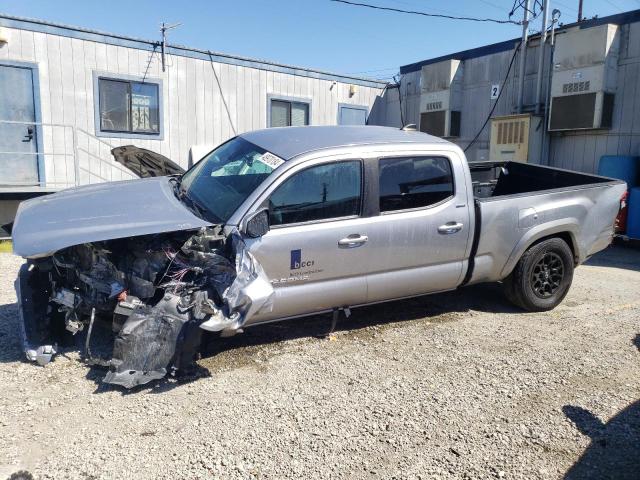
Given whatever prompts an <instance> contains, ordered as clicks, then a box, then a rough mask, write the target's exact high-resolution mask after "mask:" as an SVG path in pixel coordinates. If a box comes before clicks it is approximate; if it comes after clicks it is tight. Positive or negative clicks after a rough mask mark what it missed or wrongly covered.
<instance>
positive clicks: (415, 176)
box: [379, 157, 453, 212]
mask: <svg viewBox="0 0 640 480" xmlns="http://www.w3.org/2000/svg"><path fill="white" fill-rule="evenodd" d="M379 167H380V180H379V181H380V212H390V211H393V210H405V209H408V208H419V207H428V206H429V205H434V204H436V203H438V202H441V201H442V200H445V199H447V198H449V197H451V196H453V175H452V173H451V163H450V162H449V160H448V159H447V158H445V157H413V158H383V159H380V163H379Z"/></svg>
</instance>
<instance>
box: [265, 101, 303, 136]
mask: <svg viewBox="0 0 640 480" xmlns="http://www.w3.org/2000/svg"><path fill="white" fill-rule="evenodd" d="M274 100H275V101H277V102H288V103H301V104H305V105H306V106H307V125H305V126H309V125H312V122H311V118H312V117H311V113H312V112H311V98H305V97H287V96H283V95H277V94H272V93H269V94H267V128H272V127H271V104H272V102H273V101H274ZM288 126H291V125H288Z"/></svg>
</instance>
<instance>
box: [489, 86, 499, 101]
mask: <svg viewBox="0 0 640 480" xmlns="http://www.w3.org/2000/svg"><path fill="white" fill-rule="evenodd" d="M499 95H500V84H499V83H496V84H494V85H491V100H495V99H496V98H498V96H499Z"/></svg>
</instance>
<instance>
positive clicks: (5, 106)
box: [0, 65, 38, 185]
mask: <svg viewBox="0 0 640 480" xmlns="http://www.w3.org/2000/svg"><path fill="white" fill-rule="evenodd" d="M3 120H4V121H11V122H26V123H3ZM35 121H36V115H35V105H34V96H33V73H32V70H31V69H30V68H24V67H14V66H7V65H0V184H4V185H12V184H13V185H15V184H22V185H34V184H37V182H38V156H37V138H36V133H37V132H36V125H35ZM31 122H33V123H31Z"/></svg>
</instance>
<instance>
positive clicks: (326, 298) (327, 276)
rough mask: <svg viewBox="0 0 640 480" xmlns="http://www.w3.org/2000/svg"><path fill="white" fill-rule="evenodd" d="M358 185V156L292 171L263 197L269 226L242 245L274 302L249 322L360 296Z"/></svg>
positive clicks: (362, 247) (363, 265)
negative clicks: (269, 285) (268, 310)
mask: <svg viewBox="0 0 640 480" xmlns="http://www.w3.org/2000/svg"><path fill="white" fill-rule="evenodd" d="M362 185H363V174H362V162H361V161H360V160H345V161H338V162H332V163H321V164H317V165H314V166H310V167H306V168H304V169H302V170H298V171H296V172H294V173H292V174H290V175H289V176H288V177H287V178H286V179H284V180H283V181H282V182H281V183H279V185H278V186H277V187H276V188H275V190H274V191H273V193H271V194H268V195H267V198H266V199H265V200H264V203H263V204H262V205H264V206H266V207H268V208H269V214H270V223H271V229H270V231H269V232H268V233H267V234H265V235H264V236H262V237H261V238H259V239H254V240H248V241H247V245H248V248H249V251H250V252H251V253H252V254H253V255H254V256H255V257H256V259H257V260H258V262H259V263H260V264H261V265H262V267H263V268H264V270H265V272H266V274H267V276H268V277H269V279H270V280H271V282H272V284H273V286H274V289H275V299H274V308H273V312H271V313H266V314H258V315H256V316H255V317H253V318H252V319H251V321H252V322H260V321H266V320H269V319H272V318H284V317H292V316H297V315H303V314H307V313H313V312H319V311H323V310H329V309H333V308H339V307H346V306H352V305H357V304H362V303H364V302H365V301H366V292H367V288H366V274H367V271H368V254H367V237H366V235H364V234H363V229H365V228H366V221H367V219H365V218H362V217H361V208H362Z"/></svg>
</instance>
